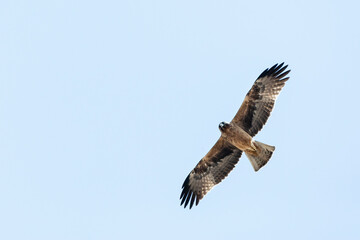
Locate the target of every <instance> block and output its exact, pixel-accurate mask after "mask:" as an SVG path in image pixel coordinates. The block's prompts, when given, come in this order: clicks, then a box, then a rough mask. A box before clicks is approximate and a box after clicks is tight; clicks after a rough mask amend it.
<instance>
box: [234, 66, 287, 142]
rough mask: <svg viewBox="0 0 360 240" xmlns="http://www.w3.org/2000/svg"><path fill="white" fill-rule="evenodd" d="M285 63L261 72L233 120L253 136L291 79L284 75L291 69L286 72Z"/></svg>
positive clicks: (262, 124) (266, 118)
mask: <svg viewBox="0 0 360 240" xmlns="http://www.w3.org/2000/svg"><path fill="white" fill-rule="evenodd" d="M283 65H284V63H281V64H280V65H278V64H275V65H274V66H272V67H271V68H270V69H266V70H265V71H264V72H263V73H261V74H260V76H259V77H258V78H257V79H256V81H255V83H254V85H253V86H252V88H251V89H250V91H249V92H248V93H247V94H246V97H245V99H244V102H243V103H242V105H241V107H240V109H239V111H238V112H237V113H236V115H235V117H234V119H233V120H232V122H233V123H236V124H237V125H238V126H240V127H241V128H242V129H244V130H245V131H246V132H247V133H248V134H250V135H251V136H252V137H253V136H255V135H256V134H257V133H258V132H259V131H260V130H261V129H262V127H263V126H264V124H265V123H266V121H267V120H268V118H269V116H270V113H271V111H272V109H273V107H274V104H275V100H276V98H277V96H278V95H279V93H280V90H281V89H282V88H283V87H284V85H285V82H286V81H287V80H288V79H289V77H286V78H284V77H285V76H286V75H287V74H288V73H289V72H290V70H288V71H286V72H284V71H285V69H286V68H287V65H286V66H284V67H283Z"/></svg>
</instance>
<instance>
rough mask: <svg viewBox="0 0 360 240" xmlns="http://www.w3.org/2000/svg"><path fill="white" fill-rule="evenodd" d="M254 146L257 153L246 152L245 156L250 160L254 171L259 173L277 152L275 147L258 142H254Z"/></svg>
mask: <svg viewBox="0 0 360 240" xmlns="http://www.w3.org/2000/svg"><path fill="white" fill-rule="evenodd" d="M254 145H255V147H256V152H248V151H245V154H246V156H247V157H248V158H249V160H250V162H251V165H252V166H253V168H254V170H255V171H258V170H259V169H260V168H261V167H263V166H264V165H265V164H266V163H267V162H268V161H269V160H270V158H271V156H272V154H273V152H274V151H275V147H274V146H270V145H267V144H265V143H261V142H258V141H254Z"/></svg>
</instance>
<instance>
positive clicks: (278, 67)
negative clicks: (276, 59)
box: [257, 62, 290, 79]
mask: <svg viewBox="0 0 360 240" xmlns="http://www.w3.org/2000/svg"><path fill="white" fill-rule="evenodd" d="M284 64H285V62H282V63H280V64H278V63H277V64H275V65H274V66H272V67H271V68H270V69H269V68H267V69H265V70H264V71H263V72H262V73H261V74H260V75H259V77H258V78H257V79H259V78H263V77H266V76H273V77H276V78H279V79H280V78H282V77H284V76H286V75H287V74H288V73H289V72H290V70H288V71H286V74H285V73H283V74H281V73H282V72H284V71H285V69H286V68H287V67H288V65H285V66H284ZM279 76H281V77H279Z"/></svg>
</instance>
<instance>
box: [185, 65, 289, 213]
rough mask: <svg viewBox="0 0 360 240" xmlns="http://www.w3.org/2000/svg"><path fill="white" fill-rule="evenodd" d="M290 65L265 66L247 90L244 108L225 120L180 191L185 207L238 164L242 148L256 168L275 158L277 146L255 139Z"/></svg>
mask: <svg viewBox="0 0 360 240" xmlns="http://www.w3.org/2000/svg"><path fill="white" fill-rule="evenodd" d="M287 66H288V65H286V66H284V63H281V64H280V65H278V64H275V65H274V66H272V67H271V68H270V69H269V68H267V69H265V70H264V71H263V72H262V73H261V74H260V76H259V77H258V78H257V79H256V81H255V83H254V84H253V86H252V87H251V89H250V91H249V92H248V93H247V94H246V96H245V99H244V101H243V103H242V104H241V106H240V109H239V110H238V112H237V113H236V115H235V117H234V118H233V119H232V120H231V122H230V123H227V122H221V123H220V124H219V130H220V132H221V136H220V138H219V139H218V140H217V142H216V143H215V145H214V146H213V147H212V148H211V149H210V151H209V152H208V153H207V154H206V155H205V157H203V158H202V159H201V160H200V161H199V163H198V164H197V165H196V166H195V168H194V169H193V170H192V171H191V172H190V173H189V175H188V176H187V177H186V179H185V181H184V183H183V185H182V192H181V195H180V200H181V204H180V205H183V204H184V208H186V206H187V205H188V204H189V203H190V205H189V208H190V209H191V208H192V207H193V205H194V203H196V205H198V204H199V201H200V200H201V199H202V198H203V197H204V196H205V194H207V193H208V192H209V191H210V190H211V189H212V188H213V187H214V186H215V185H216V184H218V183H220V182H221V181H222V180H223V179H224V178H225V177H226V176H227V175H228V174H229V173H230V172H231V171H232V170H233V169H234V167H235V165H236V164H237V163H238V161H239V158H240V157H241V154H242V152H245V155H246V156H247V157H248V159H249V160H250V163H251V165H252V166H253V168H254V170H255V171H258V170H259V169H260V168H261V167H263V166H264V165H265V164H266V163H267V162H268V161H269V159H270V158H271V156H272V154H273V152H274V150H275V147H274V146H270V145H267V144H264V143H262V142H258V141H255V140H254V139H253V137H254V136H255V135H256V134H257V133H258V132H259V131H260V130H261V129H262V127H263V126H264V124H265V123H266V121H267V119H268V118H269V116H270V113H271V111H272V109H273V107H274V104H275V100H276V98H277V96H278V95H279V93H280V91H281V89H282V88H283V87H284V85H285V82H286V81H287V80H288V79H289V77H286V75H287V74H288V73H289V72H290V70H287V71H285V70H286V68H287Z"/></svg>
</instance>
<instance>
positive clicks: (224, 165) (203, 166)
mask: <svg viewBox="0 0 360 240" xmlns="http://www.w3.org/2000/svg"><path fill="white" fill-rule="evenodd" d="M241 153H242V151H240V150H239V149H237V148H235V147H234V146H232V145H231V144H229V143H227V142H226V141H224V140H223V139H222V137H220V139H219V140H218V141H217V142H216V143H215V145H214V146H213V147H212V148H211V150H210V151H209V152H208V153H207V154H206V156H205V157H204V158H203V159H201V160H200V162H199V163H198V164H197V165H196V167H195V168H194V169H193V170H192V171H191V172H190V174H189V175H188V176H187V178H186V179H185V181H184V184H183V185H182V189H183V190H182V192H181V195H180V199H181V204H180V205H182V204H184V208H186V206H187V205H188V204H190V205H189V206H190V209H191V208H192V206H193V205H194V203H195V204H196V205H198V203H199V201H200V200H201V199H202V198H203V197H204V196H205V194H206V193H208V192H209V191H210V190H211V189H212V188H213V187H214V186H215V185H216V184H218V183H220V182H221V181H222V180H223V179H224V178H225V177H226V176H227V175H228V174H229V173H230V172H231V170H233V168H234V167H235V165H236V163H237V162H238V161H239V158H240V156H241Z"/></svg>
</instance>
